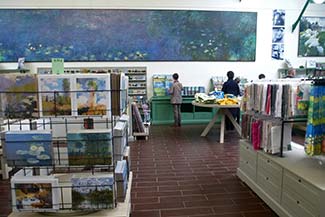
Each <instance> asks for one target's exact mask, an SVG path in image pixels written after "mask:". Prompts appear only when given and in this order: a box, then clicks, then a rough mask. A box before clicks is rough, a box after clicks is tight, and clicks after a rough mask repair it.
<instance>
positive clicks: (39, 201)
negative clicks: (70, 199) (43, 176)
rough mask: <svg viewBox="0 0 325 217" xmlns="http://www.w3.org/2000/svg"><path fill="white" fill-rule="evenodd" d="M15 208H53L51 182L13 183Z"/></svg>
mask: <svg viewBox="0 0 325 217" xmlns="http://www.w3.org/2000/svg"><path fill="white" fill-rule="evenodd" d="M13 190H14V197H13V198H14V199H15V200H14V201H13V202H14V205H15V209H17V210H19V211H23V210H34V211H40V210H44V211H45V210H47V211H49V210H53V208H54V206H53V194H52V183H46V182H44V183H15V184H14V189H13Z"/></svg>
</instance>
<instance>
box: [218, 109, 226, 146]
mask: <svg viewBox="0 0 325 217" xmlns="http://www.w3.org/2000/svg"><path fill="white" fill-rule="evenodd" d="M219 110H220V112H219V114H220V115H221V126H220V143H223V142H224V138H225V122H226V121H225V119H226V118H225V113H224V111H223V109H219Z"/></svg>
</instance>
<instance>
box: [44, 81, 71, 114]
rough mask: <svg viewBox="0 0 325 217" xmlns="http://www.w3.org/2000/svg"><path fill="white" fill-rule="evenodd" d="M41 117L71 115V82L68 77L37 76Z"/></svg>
mask: <svg viewBox="0 0 325 217" xmlns="http://www.w3.org/2000/svg"><path fill="white" fill-rule="evenodd" d="M39 89H40V97H41V100H40V101H41V102H42V104H41V112H42V115H43V116H58V115H59V116H60V115H71V82H70V78H68V77H60V76H52V77H50V76H39Z"/></svg>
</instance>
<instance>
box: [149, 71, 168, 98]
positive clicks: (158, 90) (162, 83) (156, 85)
mask: <svg viewBox="0 0 325 217" xmlns="http://www.w3.org/2000/svg"><path fill="white" fill-rule="evenodd" d="M152 82H153V85H152V87H153V95H154V96H168V95H169V92H168V90H169V88H170V87H171V86H172V84H173V77H172V74H167V75H153V76H152Z"/></svg>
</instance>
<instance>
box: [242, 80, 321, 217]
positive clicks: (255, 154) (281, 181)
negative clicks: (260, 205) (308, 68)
mask: <svg viewBox="0 0 325 217" xmlns="http://www.w3.org/2000/svg"><path fill="white" fill-rule="evenodd" d="M288 81H289V80H286V81H285V82H288ZM257 83H258V82H257ZM280 83H281V82H280ZM280 83H277V85H279V84H280ZM267 85H274V84H270V81H269V82H268V84H267ZM285 85H287V84H285ZM292 85H293V86H294V84H292ZM300 85H302V86H300ZM304 85H308V84H304V83H302V84H299V85H298V89H296V88H293V90H294V89H296V90H299V89H300V88H302V89H303V86H304ZM279 86H280V85H279ZM279 86H278V87H279ZM262 87H263V85H262ZM273 87H274V86H273ZM273 87H272V88H273ZM278 87H277V88H278ZM282 87H283V88H284V89H283V92H282V94H280V95H279V96H280V97H281V99H282V100H283V102H282V104H281V103H280V105H282V108H281V109H280V110H278V109H279V107H277V106H278V105H279V104H277V103H274V104H272V103H271V104H272V105H277V106H276V107H273V106H272V105H271V107H270V106H268V105H267V104H268V103H266V105H265V106H266V107H268V108H271V109H268V108H264V106H263V104H264V103H261V102H259V99H264V98H265V96H263V92H264V90H261V89H260V88H261V85H260V84H251V86H250V88H249V90H248V89H246V90H245V93H246V94H247V91H248V92H249V93H250V94H249V96H250V97H249V98H247V99H248V100H247V101H245V100H244V104H243V109H244V111H246V112H247V113H249V114H248V116H251V117H253V119H255V120H249V119H247V116H246V117H245V116H243V119H242V124H243V126H242V130H243V132H242V137H243V139H242V140H241V141H240V148H239V151H240V161H239V168H238V169H237V176H238V177H239V178H240V179H241V180H242V181H243V182H245V183H246V184H247V185H248V186H249V187H250V188H251V189H252V190H253V191H254V192H255V193H256V194H257V195H258V196H259V197H260V198H261V199H262V200H263V201H264V202H265V203H267V205H268V206H270V207H271V208H272V209H273V210H274V211H275V212H276V213H277V214H278V215H279V216H288V217H312V216H319V217H324V216H325V207H324V205H323V201H324V200H325V167H324V164H323V163H320V161H319V160H318V159H317V158H314V157H310V156H307V155H306V153H305V151H304V148H303V147H302V146H300V145H298V144H296V145H295V143H292V142H291V124H288V123H290V120H292V121H293V122H295V121H296V120H297V121H299V119H297V118H293V117H297V116H299V115H298V114H301V115H303V113H304V112H302V111H297V110H296V109H295V108H294V109H292V110H291V111H293V113H291V114H290V113H287V112H286V111H289V110H290V107H291V108H292V106H295V105H294V104H295V103H292V104H291V105H290V103H288V102H289V101H290V102H294V100H292V99H294V98H295V97H293V98H290V97H289V99H288V98H287V101H286V100H285V99H286V96H284V95H286V94H285V92H289V95H291V94H290V93H291V90H290V89H287V88H286V87H285V86H282ZM272 88H271V89H272ZM277 88H276V89H277ZM280 89H281V88H280ZM278 90H279V89H278ZM271 92H272V90H271V91H268V93H271ZM268 93H267V95H269V94H268ZM274 93H277V91H275V92H274ZM297 93H298V94H297V98H296V99H297V101H296V103H297V104H296V105H300V106H302V107H304V106H303V105H304V103H305V102H303V101H304V96H305V94H304V93H303V94H300V93H299V91H298V92H297ZM259 94H261V96H259V97H258V95H259ZM246 96H247V95H246ZM291 96H293V95H291ZM273 97H274V95H272V94H271V95H270V99H271V100H270V101H272V99H273ZM300 97H302V98H300ZM276 98H277V97H275V99H276ZM250 101H252V102H250ZM262 101H264V100H262ZM267 101H269V100H267ZM267 101H266V102H267ZM275 101H276V100H275ZM276 102H277V101H276ZM246 103H247V104H246ZM288 105H289V106H288ZM296 108H298V107H296ZM300 112H302V113H300ZM305 112H306V110H305ZM252 113H253V114H252ZM258 113H259V114H258ZM279 114H281V115H279ZM267 116H268V117H267ZM279 116H280V117H281V118H280V119H279ZM289 117H292V119H290V118H289ZM274 119H278V120H277V122H278V123H275V121H274ZM260 121H262V122H263V123H262V125H261V126H258V124H259V123H261V122H260ZM249 122H251V124H249ZM270 122H272V123H270ZM270 124H271V125H270ZM274 124H275V125H274ZM249 125H251V128H250V127H249ZM253 125H254V126H253ZM258 131H260V132H258ZM281 131H282V133H281V135H282V136H280V132H281ZM286 131H287V132H286ZM258 134H260V135H261V137H260V139H258V136H257V135H258ZM283 134H285V135H283ZM288 138H289V140H290V141H289V143H291V146H288V147H290V148H289V149H288V150H287V151H285V152H283V153H282V147H280V146H281V145H280V143H281V144H283V143H284V144H286V143H287V142H283V141H282V139H284V140H288ZM280 139H281V141H280ZM258 143H260V144H264V145H261V146H259V145H258ZM273 143H277V144H273ZM270 144H271V146H269V145H270ZM272 144H273V145H272ZM284 147H286V146H284ZM278 153H281V155H282V154H283V156H282V157H281V156H279V155H276V154H278Z"/></svg>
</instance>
